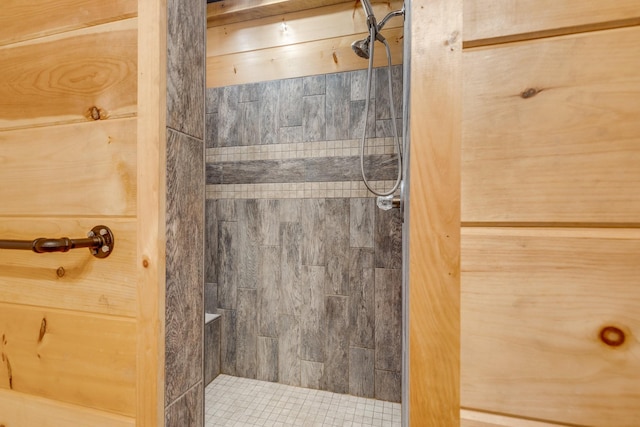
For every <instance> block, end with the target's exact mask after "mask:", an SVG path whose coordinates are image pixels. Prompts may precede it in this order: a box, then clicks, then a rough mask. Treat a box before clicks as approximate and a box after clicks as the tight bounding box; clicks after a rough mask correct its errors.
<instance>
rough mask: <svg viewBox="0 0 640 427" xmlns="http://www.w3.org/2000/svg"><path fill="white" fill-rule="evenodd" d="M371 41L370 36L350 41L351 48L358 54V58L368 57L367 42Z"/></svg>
mask: <svg viewBox="0 0 640 427" xmlns="http://www.w3.org/2000/svg"><path fill="white" fill-rule="evenodd" d="M370 43H371V36H369V37H367V38H366V39H364V40H356V41H354V42H353V43H351V49H353V51H354V52H355V53H356V55H358V56H359V57H360V58H364V59H369V54H370V51H369V44H370Z"/></svg>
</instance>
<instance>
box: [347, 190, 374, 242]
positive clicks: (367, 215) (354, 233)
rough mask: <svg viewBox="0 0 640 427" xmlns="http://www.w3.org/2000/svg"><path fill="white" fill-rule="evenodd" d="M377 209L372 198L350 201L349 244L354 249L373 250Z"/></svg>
mask: <svg viewBox="0 0 640 427" xmlns="http://www.w3.org/2000/svg"><path fill="white" fill-rule="evenodd" d="M375 208H376V207H375V205H374V199H373V198H371V197H368V198H353V199H351V200H350V213H349V244H350V245H351V247H352V248H373V244H374V224H375V211H374V209H375Z"/></svg>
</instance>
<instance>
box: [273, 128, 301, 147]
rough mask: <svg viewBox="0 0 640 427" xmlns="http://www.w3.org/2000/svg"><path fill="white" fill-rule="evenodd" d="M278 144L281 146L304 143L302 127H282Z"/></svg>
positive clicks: (279, 131)
mask: <svg viewBox="0 0 640 427" xmlns="http://www.w3.org/2000/svg"><path fill="white" fill-rule="evenodd" d="M278 142H279V143H280V144H291V143H294V142H296V143H297V142H302V125H300V126H282V127H280V129H279V130H278Z"/></svg>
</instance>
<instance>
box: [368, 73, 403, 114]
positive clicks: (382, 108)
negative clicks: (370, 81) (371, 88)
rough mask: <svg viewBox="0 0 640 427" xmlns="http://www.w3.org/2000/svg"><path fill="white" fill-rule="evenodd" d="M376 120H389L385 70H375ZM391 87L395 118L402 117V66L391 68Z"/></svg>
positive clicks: (387, 85)
mask: <svg viewBox="0 0 640 427" xmlns="http://www.w3.org/2000/svg"><path fill="white" fill-rule="evenodd" d="M375 85H376V101H377V102H376V120H381V119H390V118H391V109H390V104H389V74H388V71H387V68H386V67H385V68H379V69H377V70H376V78H375ZM391 87H392V88H393V99H394V107H395V109H396V117H397V118H400V117H402V66H394V67H391Z"/></svg>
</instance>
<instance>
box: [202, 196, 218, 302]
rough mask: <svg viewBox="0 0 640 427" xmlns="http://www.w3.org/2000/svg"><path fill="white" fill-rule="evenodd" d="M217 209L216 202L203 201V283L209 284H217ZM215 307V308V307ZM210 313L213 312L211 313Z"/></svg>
mask: <svg viewBox="0 0 640 427" xmlns="http://www.w3.org/2000/svg"><path fill="white" fill-rule="evenodd" d="M217 209H218V208H217V201H216V200H206V201H205V214H204V219H205V229H204V233H205V234H204V281H205V282H209V283H214V282H215V283H217V282H218V275H217V273H216V258H217V256H218V217H217ZM216 292H217V291H216ZM216 298H217V297H216ZM215 307H217V305H216V306H215ZM210 313H213V312H212V311H211V312H210Z"/></svg>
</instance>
